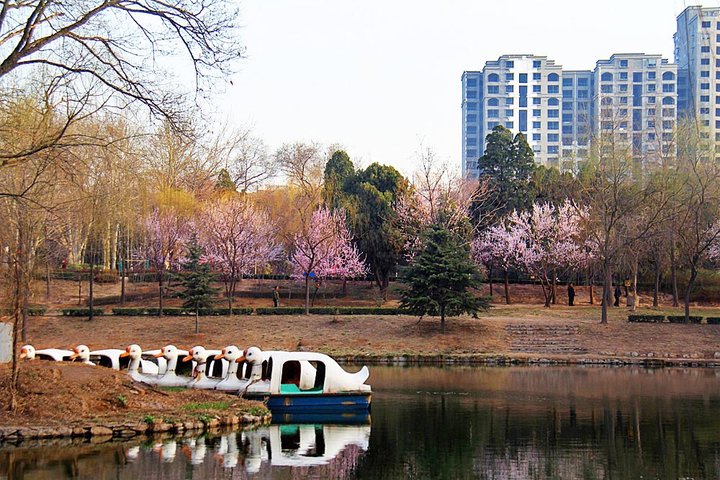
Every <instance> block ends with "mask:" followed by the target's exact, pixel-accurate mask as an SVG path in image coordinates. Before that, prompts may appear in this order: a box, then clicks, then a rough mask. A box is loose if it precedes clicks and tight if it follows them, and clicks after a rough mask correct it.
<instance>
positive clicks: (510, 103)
mask: <svg viewBox="0 0 720 480" xmlns="http://www.w3.org/2000/svg"><path fill="white" fill-rule="evenodd" d="M513 103H515V99H514V98H513V97H507V98H505V105H512V104H513Z"/></svg>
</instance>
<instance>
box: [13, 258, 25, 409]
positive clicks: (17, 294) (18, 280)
mask: <svg viewBox="0 0 720 480" xmlns="http://www.w3.org/2000/svg"><path fill="white" fill-rule="evenodd" d="M18 250H19V249H18ZM19 257H20V252H19V251H17V253H16V256H15V265H14V266H15V269H14V270H15V271H14V277H15V279H14V280H15V282H14V283H15V285H14V289H13V290H14V292H13V294H14V295H13V297H14V298H13V335H12V376H11V377H12V378H11V379H10V411H11V412H12V413H15V412H17V408H18V402H17V387H18V379H19V376H20V365H19V364H18V351H17V346H18V333H19V330H20V305H21V302H22V300H21V296H22V294H23V293H22V292H23V288H22V285H23V280H22V268H20V258H19Z"/></svg>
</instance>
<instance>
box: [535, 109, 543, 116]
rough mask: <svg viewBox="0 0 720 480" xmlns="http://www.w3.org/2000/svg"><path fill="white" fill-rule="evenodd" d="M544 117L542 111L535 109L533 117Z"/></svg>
mask: <svg viewBox="0 0 720 480" xmlns="http://www.w3.org/2000/svg"><path fill="white" fill-rule="evenodd" d="M541 116H542V110H540V109H535V110H533V117H541Z"/></svg>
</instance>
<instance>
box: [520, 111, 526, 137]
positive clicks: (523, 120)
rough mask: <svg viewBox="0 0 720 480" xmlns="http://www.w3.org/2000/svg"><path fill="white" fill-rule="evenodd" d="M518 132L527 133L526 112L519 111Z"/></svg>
mask: <svg viewBox="0 0 720 480" xmlns="http://www.w3.org/2000/svg"><path fill="white" fill-rule="evenodd" d="M520 131H521V132H527V110H520Z"/></svg>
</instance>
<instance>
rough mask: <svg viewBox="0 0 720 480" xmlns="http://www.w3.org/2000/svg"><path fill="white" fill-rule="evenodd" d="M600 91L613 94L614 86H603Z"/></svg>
mask: <svg viewBox="0 0 720 480" xmlns="http://www.w3.org/2000/svg"><path fill="white" fill-rule="evenodd" d="M600 91H601V92H602V93H612V91H613V86H612V85H601V86H600Z"/></svg>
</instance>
